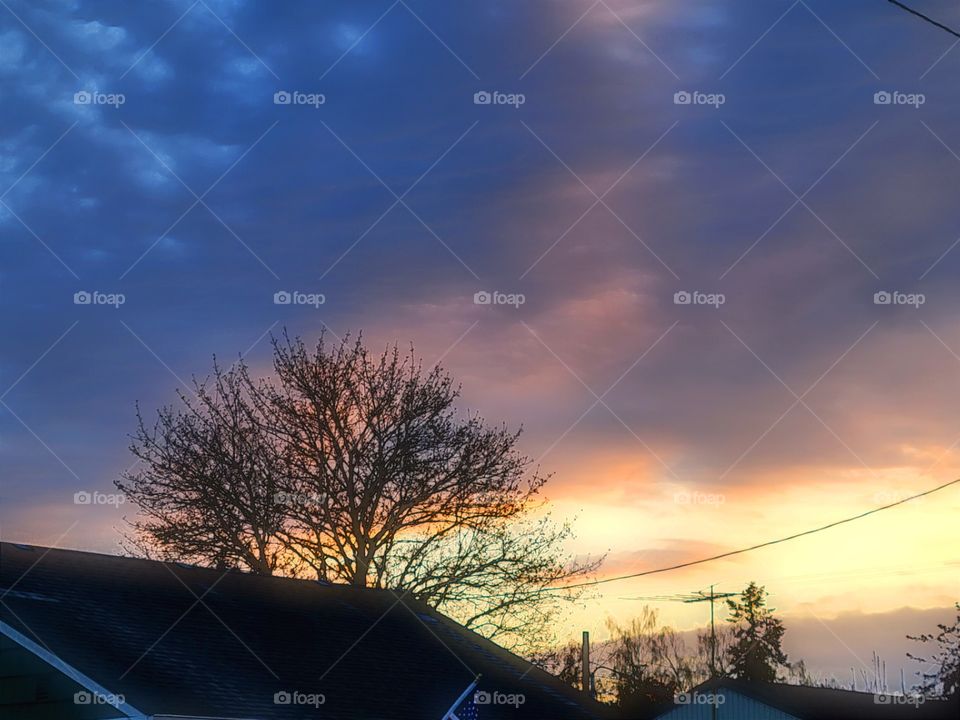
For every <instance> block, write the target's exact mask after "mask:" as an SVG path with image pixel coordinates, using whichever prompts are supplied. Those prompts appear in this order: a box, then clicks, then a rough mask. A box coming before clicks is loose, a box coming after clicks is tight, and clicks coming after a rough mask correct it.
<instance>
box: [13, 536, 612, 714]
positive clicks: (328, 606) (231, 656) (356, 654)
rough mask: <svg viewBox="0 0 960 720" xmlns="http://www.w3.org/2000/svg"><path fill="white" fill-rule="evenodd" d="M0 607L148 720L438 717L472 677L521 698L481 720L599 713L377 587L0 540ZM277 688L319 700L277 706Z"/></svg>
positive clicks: (543, 676) (552, 681) (488, 710)
mask: <svg viewBox="0 0 960 720" xmlns="http://www.w3.org/2000/svg"><path fill="white" fill-rule="evenodd" d="M11 588H12V589H11ZM8 590H9V592H6V591H8ZM5 592H6V594H5V595H4V593H5ZM0 596H3V597H2V603H0V620H2V621H3V622H5V623H7V624H8V625H10V626H11V627H13V628H14V629H15V630H17V631H18V632H20V633H22V634H23V635H25V636H26V637H28V638H30V639H31V640H33V641H34V642H36V643H37V644H39V645H42V646H44V647H46V648H48V649H49V650H50V651H51V652H53V653H54V654H55V655H56V656H58V657H59V658H60V659H62V660H63V661H64V662H66V663H68V664H69V665H71V666H73V667H75V668H76V669H78V670H79V671H81V672H82V673H84V674H86V675H87V676H89V677H90V678H92V679H93V680H95V681H96V682H97V683H99V684H100V685H102V686H104V687H105V688H108V689H109V690H110V691H111V692H115V693H122V694H123V695H124V696H125V697H126V701H127V702H128V703H129V704H131V705H132V706H134V707H136V708H138V709H139V710H141V711H144V712H147V713H151V714H153V713H156V714H171V715H188V716H212V717H239V718H264V719H266V718H301V717H321V718H331V719H341V718H362V719H363V720H375V719H376V718H384V719H386V718H396V719H397V720H405V719H410V720H440V718H442V717H443V715H444V713H445V712H446V711H447V709H448V708H449V707H450V705H451V704H452V703H453V702H454V701H455V700H456V698H457V697H458V696H459V695H460V694H461V693H462V692H463V691H464V690H465V689H466V688H467V687H468V686H469V684H470V683H471V682H472V681H473V679H474V677H475V676H476V675H480V676H481V677H480V680H479V684H478V686H477V689H478V690H481V691H488V692H491V693H492V692H499V693H503V694H505V695H510V694H515V693H522V694H523V695H524V696H525V702H524V704H523V705H522V706H521V707H520V708H519V709H518V708H516V707H514V706H512V705H487V706H483V707H482V708H481V714H480V717H481V718H483V719H484V720H485V719H486V718H490V719H491V720H493V719H495V718H514V719H517V718H523V719H524V720H528V719H532V720H541V719H542V720H552V719H554V718H557V719H560V718H571V719H572V718H599V717H604V716H605V710H604V709H603V707H602V706H600V705H598V704H596V703H593V702H590V701H588V700H585V699H584V698H583V697H582V696H580V695H579V694H578V693H576V692H575V691H574V690H572V689H571V688H569V687H567V686H565V685H563V684H562V683H560V682H559V681H558V680H557V679H556V678H554V677H553V676H551V675H549V674H548V673H545V672H543V671H542V670H539V669H537V668H535V667H533V666H531V665H530V664H529V663H527V662H526V661H524V660H522V659H521V658H519V657H517V656H516V655H513V654H512V653H510V652H508V651H506V650H504V649H503V648H501V647H499V646H497V645H496V644H494V643H492V642H490V641H488V640H486V639H484V638H482V637H480V636H478V635H476V634H475V633H472V632H470V631H468V630H466V629H465V628H463V627H462V626H460V625H458V624H457V623H455V622H453V621H452V620H450V619H448V618H446V617H444V616H442V615H440V614H438V613H436V612H434V611H433V610H431V609H429V608H428V607H427V606H425V605H423V604H422V603H419V602H417V601H414V600H412V599H410V598H408V597H402V598H401V597H399V596H398V595H397V594H395V593H393V592H391V591H386V590H372V589H364V588H354V587H349V586H340V585H321V584H319V583H317V582H312V581H307V580H294V579H287V578H269V577H258V576H254V575H248V574H244V573H238V572H226V573H224V572H220V571H217V570H210V569H204V568H198V567H192V566H181V565H178V564H171V563H162V562H156V561H151V560H141V559H133V558H124V557H117V556H111V555H100V554H94V553H87V552H77V551H72V550H60V549H49V548H42V547H29V546H22V545H13V544H10V543H0ZM198 598H199V600H198ZM279 692H289V693H293V692H299V693H304V694H322V695H323V696H324V697H325V702H324V704H323V705H322V706H321V707H320V709H319V711H317V712H313V709H312V708H310V707H307V708H304V707H302V706H301V707H295V706H287V705H277V704H275V703H274V695H275V693H279Z"/></svg>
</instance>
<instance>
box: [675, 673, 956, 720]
mask: <svg viewBox="0 0 960 720" xmlns="http://www.w3.org/2000/svg"><path fill="white" fill-rule="evenodd" d="M724 690H729V691H733V692H736V693H738V694H740V695H743V696H745V697H748V698H750V699H752V700H755V701H756V702H759V703H762V704H764V705H767V706H769V707H772V708H775V709H777V710H780V711H782V712H784V713H787V714H788V715H792V716H793V717H796V718H800V720H861V719H863V720H911V719H912V720H938V719H939V718H951V719H955V718H957V717H958V713H957V703H956V700H957V699H958V698H955V699H954V700H952V701H949V702H948V701H944V700H933V699H929V700H926V701H924V702H913V703H905V702H902V700H903V698H899V700H900V701H898V698H896V697H894V696H892V695H886V696H878V695H876V694H874V693H866V692H854V691H852V690H838V689H834V688H825V687H808V686H804V685H788V684H786V683H765V682H752V681H747V680H737V679H734V678H720V679H717V680H710V681H708V682H705V683H703V684H701V685H699V686H698V687H696V688H695V689H694V690H693V693H697V694H710V693H716V694H722V693H723V691H724ZM673 709H675V708H672V709H671V711H672V710H673ZM669 712H670V711H668V712H665V713H663V715H661V716H660V717H666V716H667V715H668V714H669Z"/></svg>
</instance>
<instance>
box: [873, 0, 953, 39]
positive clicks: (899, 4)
mask: <svg viewBox="0 0 960 720" xmlns="http://www.w3.org/2000/svg"><path fill="white" fill-rule="evenodd" d="M887 2H888V3H891V4H893V5H896V6H897V7H898V8H901V9H903V10H906V11H907V12H908V13H910V14H911V15H916V16H917V17H918V18H920V19H921V20H926V21H927V22H928V23H930V24H931V25H935V26H936V27H938V28H940V29H941V30H946V31H947V32H948V33H950V34H951V35H953V36H954V37H956V38H960V32H957V31H956V30H954V29H953V28H951V27H947V26H946V25H944V24H943V23H939V22H937V21H936V20H934V19H933V18H931V17H927V16H926V15H924V14H923V13H922V12H917V11H916V10H914V9H913V8H912V7H908V6H906V5H904V4H903V3H902V2H898V0H887Z"/></svg>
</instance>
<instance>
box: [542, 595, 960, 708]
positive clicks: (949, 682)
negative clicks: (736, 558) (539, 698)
mask: <svg viewBox="0 0 960 720" xmlns="http://www.w3.org/2000/svg"><path fill="white" fill-rule="evenodd" d="M767 597H768V595H767V592H766V590H765V588H764V587H762V586H759V585H757V584H756V583H753V582H751V583H750V584H749V585H748V586H747V587H746V588H745V589H744V590H743V591H742V592H741V593H740V594H739V596H738V597H735V598H731V599H728V600H727V601H726V605H727V617H726V622H725V623H723V624H722V625H721V626H719V627H717V630H716V649H715V653H712V652H711V649H712V644H713V638H712V636H711V633H710V631H709V629H703V630H700V631H698V632H697V635H696V640H695V642H693V643H691V642H689V641H688V640H686V639H685V638H684V636H683V635H681V634H680V633H678V632H677V631H676V630H674V629H673V628H671V627H669V626H666V625H662V624H661V623H660V621H659V616H658V613H657V612H656V610H653V609H651V608H649V607H644V608H643V609H642V610H641V612H640V614H639V616H637V617H635V618H633V619H632V620H631V621H630V622H628V623H627V624H626V625H619V624H617V623H615V622H613V621H612V620H609V621H608V623H607V627H608V630H609V631H610V639H609V640H608V641H606V642H603V643H599V644H598V645H597V646H596V647H595V648H594V653H593V660H594V661H593V662H592V663H591V664H592V668H591V672H592V677H593V678H594V681H593V682H594V688H593V689H594V691H595V693H596V696H597V698H598V699H600V700H603V701H606V702H609V703H612V704H614V705H616V706H617V707H618V708H619V709H620V710H621V711H622V712H623V713H624V715H625V716H629V717H636V718H643V717H646V716H651V717H652V716H654V715H656V714H657V713H658V712H659V710H658V708H662V706H664V705H666V704H668V703H670V702H671V701H672V699H673V698H674V697H676V696H677V695H679V694H681V693H685V692H689V691H690V690H692V689H693V688H694V687H696V686H698V685H700V684H701V683H703V682H705V681H706V680H709V679H710V678H711V677H731V678H739V679H743V680H754V681H760V682H785V683H791V684H797V685H808V686H821V687H835V688H843V689H856V687H851V686H850V684H849V683H846V684H845V683H843V682H841V681H839V680H837V679H836V678H815V677H813V676H812V675H811V674H810V672H809V671H808V670H807V667H806V665H805V663H804V661H803V660H797V661H795V662H790V661H789V659H788V657H787V654H786V653H785V652H784V650H783V647H782V643H783V636H784V634H785V632H786V628H785V626H784V624H783V622H782V620H780V619H779V618H777V617H776V616H775V615H774V612H775V611H774V609H772V608H770V607H768V605H767ZM957 611H958V615H957V619H956V621H955V622H953V623H952V624H941V625H938V626H937V628H938V631H937V632H936V633H932V634H924V635H919V636H916V637H911V638H910V639H912V640H917V641H918V642H921V643H923V644H925V645H927V646H929V647H930V648H931V653H930V654H929V655H926V656H923V657H918V656H915V655H912V654H910V655H909V657H911V658H913V659H915V660H918V661H919V662H922V663H924V664H925V665H926V667H927V669H926V670H925V671H922V672H921V673H920V675H921V682H920V683H919V684H918V685H917V686H916V687H915V688H913V691H914V692H915V693H918V694H923V695H925V696H929V697H933V696H937V697H944V696H951V695H954V694H956V693H958V692H960V603H958V604H957ZM580 657H581V656H580V645H579V644H578V643H574V642H571V643H569V644H567V645H565V646H563V647H560V648H557V649H555V650H553V651H550V652H545V653H541V654H540V655H538V656H537V657H536V659H535V660H536V662H538V663H539V664H540V665H542V666H543V667H545V668H546V669H548V670H550V671H551V672H554V673H555V674H557V675H558V676H559V677H560V679H561V680H563V681H564V682H567V683H568V684H570V685H572V686H573V687H575V688H578V689H582V682H581V668H580ZM714 657H715V659H713V658H714ZM884 666H885V664H884V663H883V661H882V660H881V658H880V657H879V656H877V655H876V653H874V667H873V669H872V671H871V673H870V674H868V673H867V672H866V671H864V673H863V677H862V681H863V682H862V684H863V687H865V688H867V689H868V691H870V692H877V693H880V692H887V686H886V679H885V671H884ZM853 685H854V686H856V685H857V683H856V679H854V681H853Z"/></svg>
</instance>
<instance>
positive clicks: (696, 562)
mask: <svg viewBox="0 0 960 720" xmlns="http://www.w3.org/2000/svg"><path fill="white" fill-rule="evenodd" d="M957 483H960V478H957V479H956V480H951V481H950V482H948V483H944V484H943V485H938V486H937V487H935V488H931V489H930V490H926V491H924V492H922V493H917V494H916V495H910V496H909V497H905V498H903V499H902V500H898V501H897V502H893V503H890V504H889V505H882V506H880V507H878V508H873V509H872V510H867V511H866V512H862V513H860V514H859V515H854V516H852V517H848V518H844V519H843V520H837V521H836V522H832V523H829V524H828V525H821V526H820V527H817V528H813V529H812V530H804V531H803V532H799V533H795V534H793V535H788V536H787V537H782V538H778V539H777V540H768V541H767V542H763V543H759V544H758V545H751V546H750V547H745V548H740V549H739V550H731V551H730V552H725V553H720V554H719V555H713V556H712V557H707V558H702V559H700V560H691V561H690V562H685V563H679V564H678V565H670V566H669V567H662V568H657V569H655V570H644V571H643V572H638V573H631V574H630V575H618V576H616V577H611V578H603V579H600V580H590V581H588V582H582V583H574V584H573V585H558V586H556V587H548V588H544V590H570V589H573V588H580V587H589V586H592V585H603V584H605V583H611V582H616V581H617V580H629V579H630V578H638V577H644V576H645V575H655V574H657V573H664V572H669V571H670V570H679V569H680V568H685V567H691V566H693V565H702V564H703V563H708V562H713V561H714V560H721V559H723V558H727V557H731V556H733V555H741V554H743V553H746V552H750V551H751V550H759V549H760V548H764V547H769V546H770V545H778V544H779V543H784V542H787V541H788V540H796V539H797V538H801V537H804V536H806V535H813V534H814V533H818V532H823V531H824V530H829V529H830V528H834V527H837V526H838V525H843V524H845V523H849V522H853V521H854V520H859V519H860V518H865V517H867V516H868V515H874V514H876V513H878V512H881V511H883V510H889V509H890V508H892V507H896V506H897V505H903V504H904V503H907V502H910V501H911V500H916V499H917V498H921V497H924V496H925V495H932V494H933V493H935V492H939V491H940V490H943V489H944V488H948V487H950V486H951V485H956V484H957Z"/></svg>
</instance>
